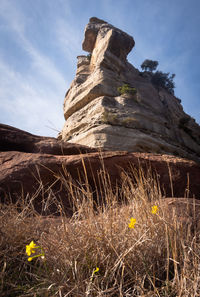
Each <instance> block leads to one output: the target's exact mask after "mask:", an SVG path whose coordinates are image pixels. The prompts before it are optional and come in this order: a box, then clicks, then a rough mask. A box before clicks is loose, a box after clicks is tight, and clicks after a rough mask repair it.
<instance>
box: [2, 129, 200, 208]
mask: <svg viewBox="0 0 200 297" xmlns="http://www.w3.org/2000/svg"><path fill="white" fill-rule="evenodd" d="M0 128H1V131H2V132H3V133H0V135H1V136H0V139H1V140H2V141H1V152H0V166H1V167H0V168H1V171H0V197H1V201H6V200H8V199H11V200H13V201H17V199H26V198H27V197H28V196H27V195H29V198H30V197H34V196H35V197H36V198H37V199H35V205H36V209H37V210H38V211H39V212H43V210H42V205H41V201H42V200H45V201H47V200H48V199H49V197H50V196H51V197H54V198H55V199H56V200H57V201H60V202H59V203H62V204H63V206H64V208H65V211H66V213H67V214H71V213H72V209H71V204H70V200H69V195H68V194H69V193H68V188H67V182H63V178H64V179H65V180H67V181H69V180H70V178H72V179H73V180H74V181H75V182H77V183H79V184H80V183H82V184H84V183H86V179H85V172H87V179H88V184H89V185H90V187H91V190H92V191H93V192H94V196H95V191H96V190H97V191H98V187H100V184H101V181H99V174H100V171H102V170H105V171H107V172H108V174H109V176H110V180H111V184H112V185H113V188H114V186H115V185H116V182H118V184H120V183H121V181H122V178H123V174H124V172H126V173H127V172H129V171H130V172H131V169H130V168H131V167H132V168H139V167H140V168H143V170H144V171H147V170H149V168H151V171H152V173H153V174H155V173H156V176H157V179H158V181H159V183H160V186H161V190H162V194H163V196H165V197H172V196H173V197H184V196H187V197H195V198H197V199H198V198H200V194H199V193H200V180H199V177H200V165H199V164H198V163H195V162H194V161H190V160H186V159H182V158H177V157H175V156H170V155H156V154H152V153H128V152H101V153H99V152H92V151H91V149H89V148H87V147H84V146H79V145H75V144H69V146H68V143H65V144H64V145H65V146H64V149H63V151H62V149H61V147H60V145H61V143H60V141H58V140H56V139H54V138H48V137H47V138H46V137H40V136H34V135H31V134H29V133H26V132H24V131H21V130H18V129H16V128H13V127H9V126H5V125H1V127H0ZM5 131H7V133H6V132H5ZM11 136H12V137H11ZM3 141H4V142H3ZM15 145H16V146H15ZM55 151H56V152H57V153H55ZM62 152H65V154H64V153H63V154H61V153H62ZM78 152H81V153H78ZM72 153H74V155H72ZM171 185H172V187H171ZM172 189H173V190H172ZM49 195H50V196H49ZM51 200H52V201H53V198H51ZM52 201H51V203H52ZM54 210H55V203H52V204H51V206H49V209H48V211H49V212H50V213H52V212H53V211H54ZM44 212H45V211H44Z"/></svg>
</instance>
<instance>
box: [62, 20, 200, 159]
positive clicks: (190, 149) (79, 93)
mask: <svg viewBox="0 0 200 297" xmlns="http://www.w3.org/2000/svg"><path fill="white" fill-rule="evenodd" d="M134 45H135V42H134V39H133V37H131V36H130V35H128V34H127V33H125V32H123V31H122V30H120V29H118V28H116V27H114V26H112V25H111V24H108V23H107V22H105V21H103V20H100V19H98V18H95V17H92V18H91V19H90V20H89V23H88V24H87V25H86V28H85V35H84V40H83V45H82V47H83V50H85V51H87V52H89V54H88V55H85V56H84V55H82V56H78V57H77V58H78V62H77V72H76V76H75V78H74V80H73V82H72V84H71V86H70V88H69V90H68V91H67V94H66V97H65V100H64V117H65V124H64V127H63V129H62V131H61V133H60V135H59V137H60V139H62V140H63V141H66V142H70V143H77V144H81V145H87V146H89V147H92V148H102V149H105V150H112V151H113V150H115V151H116V150H125V151H129V152H152V153H159V154H163V153H167V154H172V155H179V156H182V157H186V158H190V159H195V160H199V159H200V126H199V125H198V124H197V123H196V122H195V120H194V119H193V118H191V117H190V116H189V115H187V114H186V113H185V112H184V110H183V107H182V105H181V101H180V99H178V98H176V97H175V96H173V95H172V94H170V93H169V92H167V90H166V89H163V88H159V89H158V88H156V87H155V86H154V85H153V84H152V83H151V79H150V74H149V73H147V72H146V73H145V72H140V71H139V70H138V69H136V68H135V67H134V66H133V65H131V64H130V63H129V62H128V60H127V55H128V54H129V52H130V51H131V50H132V48H133V47H134ZM124 90H125V91H124ZM127 90H128V92H127Z"/></svg>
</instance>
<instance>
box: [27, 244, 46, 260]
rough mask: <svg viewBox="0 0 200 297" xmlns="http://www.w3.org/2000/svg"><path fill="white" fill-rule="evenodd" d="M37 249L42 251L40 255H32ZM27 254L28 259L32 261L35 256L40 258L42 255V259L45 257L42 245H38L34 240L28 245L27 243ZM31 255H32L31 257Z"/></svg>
mask: <svg viewBox="0 0 200 297" xmlns="http://www.w3.org/2000/svg"><path fill="white" fill-rule="evenodd" d="M36 249H40V251H41V253H40V254H38V255H34V256H33V255H32V254H35V250H36ZM26 254H27V256H29V257H28V261H29V262H30V261H32V260H33V259H34V258H38V257H41V258H42V259H44V258H45V257H44V251H43V249H42V248H41V247H40V246H36V244H35V243H34V241H31V243H29V244H28V245H26ZM30 256H31V257H30Z"/></svg>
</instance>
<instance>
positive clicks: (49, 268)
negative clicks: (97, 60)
mask: <svg viewBox="0 0 200 297" xmlns="http://www.w3.org/2000/svg"><path fill="white" fill-rule="evenodd" d="M133 175H134V177H135V178H134V179H133V178H132V177H131V176H128V175H127V174H126V173H124V176H123V180H122V183H121V187H120V188H119V187H116V188H115V189H114V188H113V186H111V184H110V180H109V176H108V175H107V174H106V173H105V172H102V189H100V190H99V191H98V194H97V195H96V200H95V201H94V199H93V194H94V193H93V192H92V190H91V189H90V186H89V185H88V183H87V177H86V181H85V184H84V185H83V184H82V185H80V184H78V183H75V182H73V181H72V180H70V179H69V178H68V179H63V184H64V186H65V187H66V191H68V193H70V199H71V205H72V208H73V210H74V215H73V216H72V217H71V218H69V217H66V216H65V215H64V212H63V209H62V205H61V203H59V202H58V204H57V205H58V211H59V212H60V216H48V217H44V216H41V215H40V214H38V213H37V212H36V211H35V210H34V208H33V206H32V199H34V197H32V199H30V197H29V198H27V197H23V198H22V197H20V198H19V201H18V203H17V204H15V205H14V204H12V203H10V204H8V205H5V204H4V205H1V208H0V296H1V297H6V296H8V297H14V296H21V297H23V296H32V297H43V296H44V297H52V296H58V297H67V296H69V297H72V296H73V297H86V296H90V297H93V296H99V297H100V296H102V297H103V296H109V297H110V296H116V297H117V296H120V297H122V296H124V297H129V296H130V297H131V296H140V297H142V296H162V297H163V296H170V297H176V296H184V297H186V296H188V297H189V296H200V283H199V282H200V246H199V241H200V234H199V230H198V229H197V228H195V226H192V225H190V224H186V223H185V222H184V220H179V219H177V216H176V215H175V213H174V212H171V213H169V211H167V210H166V209H165V208H164V207H163V206H162V203H161V194H160V190H159V185H158V183H157V182H156V179H155V178H153V177H152V176H150V175H149V176H145V175H144V174H143V173H142V172H141V171H139V172H134V171H133ZM133 180H134V182H133ZM49 197H50V199H49V201H48V205H49V204H50V203H51V193H50V195H49ZM52 199H54V200H55V197H53V195H52ZM43 203H44V208H45V207H48V205H47V204H45V202H43ZM32 241H33V243H34V244H35V246H34V245H33V246H32V248H31V245H30V243H31V242H32ZM33 243H32V244H33ZM27 246H28V247H27ZM27 250H28V251H29V255H27V253H26V251H27ZM30 258H32V259H30ZM28 260H29V261H28ZM30 260H31V261H30Z"/></svg>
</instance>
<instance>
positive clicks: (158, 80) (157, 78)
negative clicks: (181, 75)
mask: <svg viewBox="0 0 200 297" xmlns="http://www.w3.org/2000/svg"><path fill="white" fill-rule="evenodd" d="M174 77H175V74H171V75H170V74H169V73H164V72H162V71H156V72H155V73H153V75H152V78H151V82H152V84H153V85H154V86H155V87H157V88H160V87H161V88H164V89H166V90H167V91H168V92H169V93H170V94H172V95H174V88H175V83H174V81H173V79H174Z"/></svg>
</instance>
